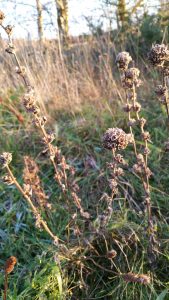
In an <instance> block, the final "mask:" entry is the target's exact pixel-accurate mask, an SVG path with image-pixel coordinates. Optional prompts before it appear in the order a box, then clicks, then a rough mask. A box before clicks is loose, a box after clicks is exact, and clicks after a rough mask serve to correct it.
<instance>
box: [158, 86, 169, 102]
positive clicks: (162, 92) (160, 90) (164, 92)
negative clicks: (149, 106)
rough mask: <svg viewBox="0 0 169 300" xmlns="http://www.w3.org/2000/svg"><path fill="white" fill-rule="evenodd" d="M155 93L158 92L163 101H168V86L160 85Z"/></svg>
mask: <svg viewBox="0 0 169 300" xmlns="http://www.w3.org/2000/svg"><path fill="white" fill-rule="evenodd" d="M155 93H156V95H157V97H158V98H159V100H160V102H161V103H165V102H166V97H167V88H166V87H165V86H162V85H158V86H157V87H156V89H155Z"/></svg>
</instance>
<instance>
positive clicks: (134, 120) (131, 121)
mask: <svg viewBox="0 0 169 300" xmlns="http://www.w3.org/2000/svg"><path fill="white" fill-rule="evenodd" d="M136 124H137V120H136V119H131V118H130V120H129V121H128V126H130V127H133V126H135V125H136Z"/></svg>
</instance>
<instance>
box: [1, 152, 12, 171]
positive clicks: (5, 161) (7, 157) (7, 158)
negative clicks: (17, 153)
mask: <svg viewBox="0 0 169 300" xmlns="http://www.w3.org/2000/svg"><path fill="white" fill-rule="evenodd" d="M11 161H12V154H11V153H9V152H4V153H2V154H1V155H0V167H1V168H2V169H3V168H5V167H6V166H8V165H9V164H10V162H11Z"/></svg>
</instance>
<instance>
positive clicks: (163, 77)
mask: <svg viewBox="0 0 169 300" xmlns="http://www.w3.org/2000/svg"><path fill="white" fill-rule="evenodd" d="M162 86H163V88H164V89H166V97H165V103H164V104H165V108H166V113H167V119H168V126H169V108H168V98H169V97H168V88H167V82H166V76H165V74H164V70H162Z"/></svg>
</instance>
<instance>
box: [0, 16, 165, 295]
mask: <svg viewBox="0 0 169 300" xmlns="http://www.w3.org/2000/svg"><path fill="white" fill-rule="evenodd" d="M5 22H7V21H6V19H5V16H4V15H3V13H2V12H0V27H1V31H3V32H5V33H6V38H3V39H2V38H1V40H0V66H1V74H0V176H1V182H0V291H1V292H0V293H1V294H0V299H1V300H7V299H10V300H42V299H43V300H64V299H70V300H81V299H86V300H90V299H103V300H167V299H169V278H168V274H169V244H168V242H169V172H168V170H169V130H168V128H169V108H168V101H169V98H168V97H169V95H168V84H169V81H168V80H169V49H168V46H167V42H166V41H165V39H164V40H163V41H161V40H160V41H158V39H154V41H152V42H151V41H150V40H149V42H147V40H146V39H145V41H141V45H142V43H143V45H142V46H141V47H140V45H138V43H137V42H136V40H135V39H134V38H132V37H131V35H130V38H129V39H128V41H127V43H120V41H119V40H116V38H115V39H113V38H112V37H111V34H103V35H100V36H99V35H95V36H92V37H90V36H88V37H85V38H84V40H80V41H78V39H77V40H75V41H74V42H71V43H70V44H69V46H68V45H67V46H65V47H63V46H62V45H61V44H60V43H59V42H58V41H56V40H49V39H46V40H44V41H43V42H42V43H41V42H39V41H38V40H32V41H31V40H26V39H13V38H12V30H13V29H12V28H11V27H10V26H8V23H5ZM4 23H5V25H4Z"/></svg>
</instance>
